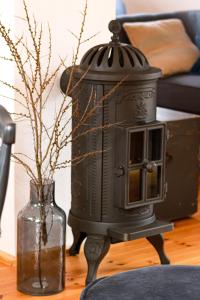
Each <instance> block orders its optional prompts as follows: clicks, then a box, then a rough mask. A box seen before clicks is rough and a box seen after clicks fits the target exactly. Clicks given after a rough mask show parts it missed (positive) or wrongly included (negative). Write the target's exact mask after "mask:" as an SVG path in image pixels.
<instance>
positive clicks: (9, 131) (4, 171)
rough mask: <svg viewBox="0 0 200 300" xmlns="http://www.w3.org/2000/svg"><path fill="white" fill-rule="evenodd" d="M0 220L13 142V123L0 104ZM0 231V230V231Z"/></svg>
mask: <svg viewBox="0 0 200 300" xmlns="http://www.w3.org/2000/svg"><path fill="white" fill-rule="evenodd" d="M0 138H1V147H0V221H1V215H2V211H3V207H4V201H5V195H6V189H7V183H8V175H9V166H10V156H11V147H12V144H13V143H14V142H15V124H14V123H13V121H12V119H11V117H10V115H9V113H8V112H7V110H6V109H5V108H4V107H3V106H1V105H0ZM0 233H1V232H0Z"/></svg>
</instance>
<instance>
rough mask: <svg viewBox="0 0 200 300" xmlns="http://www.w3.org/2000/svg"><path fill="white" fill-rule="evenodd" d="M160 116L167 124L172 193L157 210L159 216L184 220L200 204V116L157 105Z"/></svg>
mask: <svg viewBox="0 0 200 300" xmlns="http://www.w3.org/2000/svg"><path fill="white" fill-rule="evenodd" d="M157 119H158V120H159V121H164V122H166V123H167V130H168V142H167V160H166V161H167V163H166V164H167V168H166V180H167V183H168V192H167V197H166V200H165V201H164V203H161V204H157V205H155V212H156V215H157V217H158V218H159V219H164V220H175V219H180V218H183V217H186V216H189V215H192V214H194V213H195V212H196V211H197V206H198V201H197V198H198V179H199V178H198V177H199V166H200V154H199V149H200V116H198V115H193V114H189V113H183V112H179V111H175V110H171V109H165V108H157Z"/></svg>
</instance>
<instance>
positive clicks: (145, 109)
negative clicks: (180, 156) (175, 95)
mask: <svg viewBox="0 0 200 300" xmlns="http://www.w3.org/2000/svg"><path fill="white" fill-rule="evenodd" d="M109 29H110V31H111V32H112V33H113V36H112V39H111V42H110V43H108V44H103V45H98V46H95V47H94V48H92V49H90V50H89V51H88V52H87V53H86V54H85V55H84V56H83V58H82V60H81V63H80V65H79V66H76V67H75V70H74V74H73V83H74V85H73V86H76V83H77V82H78V84H77V88H74V89H73V92H72V93H71V96H72V97H73V98H74V103H76V105H74V106H73V109H74V110H77V107H78V118H79V120H80V118H83V117H84V116H85V113H86V112H89V111H90V110H93V113H92V116H91V117H89V118H87V120H86V121H85V124H84V126H81V128H79V129H78V133H79V135H80V137H79V138H78V139H75V140H74V141H73V143H72V158H75V157H80V156H82V155H85V154H87V153H96V154H95V155H93V156H89V157H88V158H87V159H84V160H82V161H81V162H80V163H79V164H78V165H75V166H74V167H72V204H71V210H70V213H69V219H68V224H69V225H70V226H71V227H72V231H73V235H74V243H73V245H72V247H71V249H70V254H71V255H75V254H78V253H79V249H80V245H81V243H82V241H83V240H84V239H85V238H87V239H86V243H85V246H84V250H85V256H86V259H87V262H88V274H87V279H86V282H87V283H88V282H90V281H92V280H94V279H95V277H96V272H97V268H98V265H99V263H100V262H101V260H102V259H103V257H104V256H105V254H106V253H107V251H108V249H109V245H110V243H116V242H121V241H127V240H133V239H136V238H140V237H146V238H147V239H148V240H149V241H150V242H151V243H152V244H153V246H154V247H155V248H156V250H157V252H158V254H159V256H160V259H161V263H169V260H168V259H167V257H166V256H165V254H164V252H163V239H162V236H161V233H162V232H165V231H169V230H171V229H172V225H171V224H168V223H165V222H161V221H158V220H157V219H156V217H155V215H154V210H153V205H154V203H157V202H161V201H163V200H164V198H165V193H166V183H165V143H166V128H165V127H166V126H165V124H164V123H160V122H157V121H156V90H157V80H158V78H159V77H160V76H161V71H160V70H159V69H157V68H153V67H150V66H149V64H148V61H147V59H146V58H145V56H144V55H143V54H142V53H141V52H140V51H139V50H138V49H136V48H133V47H132V46H130V45H127V44H121V43H120V42H119V39H118V33H119V31H120V25H119V23H118V22H117V21H111V22H110V24H109ZM70 71H71V69H67V70H66V71H65V72H64V73H63V75H62V78H61V88H62V90H63V91H64V92H65V91H66V86H67V82H68V80H69V74H70ZM91 94H95V95H96V98H95V100H92V101H91V100H90V101H89V99H91ZM88 101H89V102H88ZM97 104H98V105H97ZM72 126H73V129H75V130H76V126H77V114H76V113H75V111H73V120H72ZM92 128H93V129H95V128H99V129H98V130H91V129H92ZM86 131H87V132H88V134H82V133H83V132H86ZM86 156H87V155H86Z"/></svg>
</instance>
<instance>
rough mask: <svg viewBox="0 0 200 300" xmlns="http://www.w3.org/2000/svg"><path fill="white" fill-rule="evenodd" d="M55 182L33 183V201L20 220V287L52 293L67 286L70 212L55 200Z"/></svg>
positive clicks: (18, 232) (36, 293)
mask: <svg viewBox="0 0 200 300" xmlns="http://www.w3.org/2000/svg"><path fill="white" fill-rule="evenodd" d="M54 189H55V183H54V182H47V183H45V184H44V185H43V187H42V189H41V191H42V192H41V191H40V190H39V188H38V186H37V185H35V184H34V183H33V182H32V181H31V183H30V202H29V203H28V204H27V205H26V206H25V208H24V209H22V210H21V211H20V212H19V214H18V219H17V289H18V290H19V291H20V292H23V293H26V294H29V295H38V296H44V295H52V294H55V293H59V292H61V291H62V290H63V289H64V287H65V235H66V215H65V212H64V211H63V210H62V209H61V208H60V207H58V206H57V205H56V203H55V200H54Z"/></svg>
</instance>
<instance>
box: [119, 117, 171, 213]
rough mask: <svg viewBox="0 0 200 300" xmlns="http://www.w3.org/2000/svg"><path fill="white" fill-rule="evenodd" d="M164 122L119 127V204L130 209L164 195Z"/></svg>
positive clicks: (159, 200)
mask: <svg viewBox="0 0 200 300" xmlns="http://www.w3.org/2000/svg"><path fill="white" fill-rule="evenodd" d="M165 141H166V129H165V124H163V123H159V122H156V123H155V124H153V125H150V126H149V125H148V126H147V125H145V126H137V127H127V126H119V127H117V128H116V157H115V181H114V182H115V187H114V190H115V199H116V206H117V207H120V208H124V209H130V208H134V207H138V206H142V205H146V204H150V203H157V202H161V201H163V200H164V198H165V187H166V184H165Z"/></svg>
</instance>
